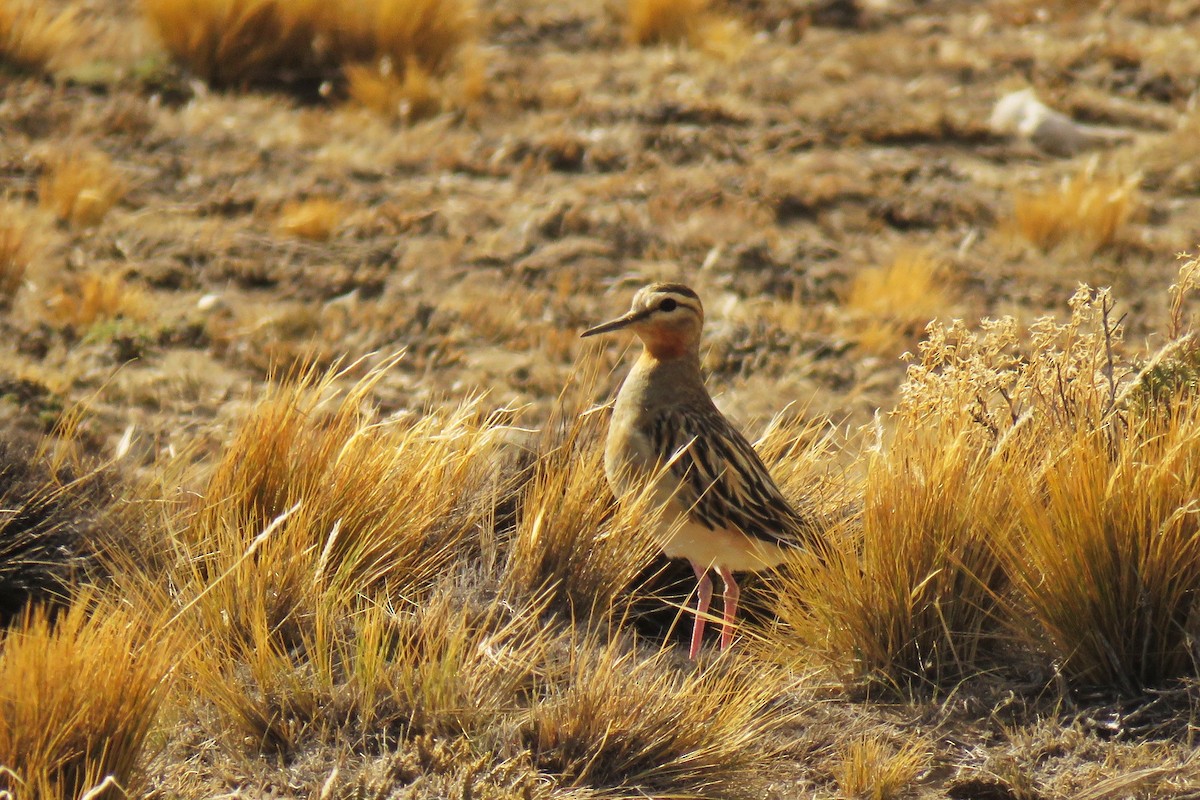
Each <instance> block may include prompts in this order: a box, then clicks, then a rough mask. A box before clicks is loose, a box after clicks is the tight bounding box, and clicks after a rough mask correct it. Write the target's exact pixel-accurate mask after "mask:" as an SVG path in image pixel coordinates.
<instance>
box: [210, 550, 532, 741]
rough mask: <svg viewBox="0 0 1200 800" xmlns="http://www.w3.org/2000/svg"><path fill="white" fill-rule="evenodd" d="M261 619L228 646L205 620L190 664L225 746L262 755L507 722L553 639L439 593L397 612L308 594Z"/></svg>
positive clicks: (448, 587) (525, 615)
mask: <svg viewBox="0 0 1200 800" xmlns="http://www.w3.org/2000/svg"><path fill="white" fill-rule="evenodd" d="M307 565H308V566H309V568H310V569H311V568H312V566H313V564H312V562H311V561H309V562H308V564H307ZM257 582H258V583H262V582H263V579H262V578H259V579H257ZM245 588H249V587H248V586H247V587H245ZM247 597H248V595H247ZM402 602H403V601H402ZM265 611H266V610H265V609H264V608H263V606H262V605H261V604H259V605H257V606H256V607H254V608H252V609H250V610H249V612H248V613H247V614H245V615H244V617H245V619H246V620H247V621H249V622H251V628H250V630H249V631H247V632H242V633H239V634H235V635H229V633H230V632H229V630H228V629H227V628H225V629H222V628H221V627H215V628H214V627H211V625H212V624H213V623H218V624H219V620H218V619H217V618H215V617H210V618H207V619H206V620H205V625H204V627H201V628H199V629H197V630H196V635H199V636H204V637H205V641H206V642H207V643H208V645H209V646H208V647H206V648H205V649H204V651H203V652H201V653H198V654H197V658H196V659H195V660H194V669H195V684H196V686H197V687H198V691H199V692H200V693H201V694H202V695H203V696H204V697H207V698H209V699H210V700H211V701H212V702H213V703H214V704H215V706H216V708H217V709H218V711H219V712H220V713H221V715H222V717H223V718H224V719H225V720H226V722H227V724H228V725H229V726H230V727H231V729H232V732H233V733H236V734H237V736H236V738H234V739H233V740H232V741H234V742H238V743H239V744H240V743H242V742H246V743H249V744H251V749H252V750H258V751H264V752H270V751H274V752H280V753H295V752H297V751H299V750H300V749H302V748H303V747H304V746H305V745H311V744H312V743H313V742H317V741H326V742H331V741H338V742H341V743H344V744H350V745H352V746H354V747H364V746H367V747H371V746H375V747H377V746H379V742H380V739H381V737H383V740H384V741H385V742H386V741H387V738H389V737H390V738H391V739H393V740H398V739H408V738H412V737H416V736H421V735H426V734H431V735H435V736H438V737H447V738H448V737H455V736H460V735H463V734H478V733H480V732H482V731H485V730H486V729H488V728H489V727H490V726H493V725H495V724H497V722H498V721H501V720H502V719H503V718H504V716H505V715H506V714H510V713H512V712H513V711H514V709H515V707H516V704H517V702H518V698H519V697H520V696H521V694H522V693H523V692H525V691H528V689H529V688H530V687H532V685H533V683H534V678H533V673H534V671H535V670H537V669H538V665H540V664H541V663H543V661H544V651H545V649H546V648H547V646H548V644H549V642H551V641H552V640H553V638H554V635H553V633H551V632H549V631H546V630H544V629H543V628H541V627H540V626H539V625H538V622H537V619H538V618H537V614H536V610H535V609H530V608H524V607H514V606H511V605H508V604H502V603H499V602H495V601H492V602H481V601H476V599H475V598H474V597H473V596H472V595H471V593H470V591H469V590H467V589H466V587H460V586H455V585H453V584H452V583H449V582H445V583H444V584H443V586H442V587H440V588H439V589H438V590H437V591H435V592H433V593H432V594H430V595H429V596H428V597H426V598H425V599H423V600H422V601H421V602H419V603H403V605H402V606H401V607H399V608H389V607H388V606H385V605H380V604H375V603H360V604H352V605H351V607H350V608H348V607H347V605H346V598H345V596H344V595H342V594H339V593H338V592H337V591H336V590H324V591H320V590H318V591H317V592H316V593H314V595H313V596H311V597H309V598H307V599H306V602H305V604H304V605H302V606H300V607H297V608H296V609H295V611H294V613H293V615H292V616H291V617H290V618H288V619H286V620H283V621H281V623H278V624H276V625H274V626H272V624H271V622H270V621H269V620H268V619H267V617H266V614H265ZM348 612H349V613H348ZM246 633H248V634H249V635H248V636H247V635H246Z"/></svg>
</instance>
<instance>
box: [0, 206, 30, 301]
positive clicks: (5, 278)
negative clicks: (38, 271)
mask: <svg viewBox="0 0 1200 800" xmlns="http://www.w3.org/2000/svg"><path fill="white" fill-rule="evenodd" d="M30 238H31V237H30V233H29V227H28V225H26V224H25V222H24V221H23V220H20V219H19V218H18V213H17V212H16V211H15V210H14V209H13V208H12V207H7V208H5V207H0V309H7V308H9V307H10V306H11V305H12V301H13V298H14V297H15V296H16V294H17V291H18V290H19V289H20V288H21V285H22V284H23V283H24V282H25V272H26V270H28V269H29V264H30V260H31V258H32V253H31V250H32V246H31V242H30Z"/></svg>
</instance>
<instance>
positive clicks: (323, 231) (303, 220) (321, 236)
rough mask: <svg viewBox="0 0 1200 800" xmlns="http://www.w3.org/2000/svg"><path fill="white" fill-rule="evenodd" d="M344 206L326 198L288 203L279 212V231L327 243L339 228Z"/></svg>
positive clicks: (344, 213)
mask: <svg viewBox="0 0 1200 800" xmlns="http://www.w3.org/2000/svg"><path fill="white" fill-rule="evenodd" d="M345 216H346V206H345V205H344V204H343V203H341V202H339V201H337V200H333V199H331V198H328V197H315V198H312V199H310V200H298V201H294V202H290V203H288V204H286V205H285V206H284V207H283V210H282V211H280V212H279V220H278V222H277V225H278V227H279V230H280V231H282V232H283V233H286V234H289V235H291V236H296V237H299V238H301V239H309V240H311V241H314V242H324V241H328V240H329V239H330V238H331V237H332V236H333V235H334V234H335V233H337V230H338V228H339V227H340V226H341V224H342V222H343V220H344V218H345Z"/></svg>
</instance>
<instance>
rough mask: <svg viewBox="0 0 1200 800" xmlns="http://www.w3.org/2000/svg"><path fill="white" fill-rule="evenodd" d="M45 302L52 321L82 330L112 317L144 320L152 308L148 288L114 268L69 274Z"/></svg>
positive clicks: (113, 318)
mask: <svg viewBox="0 0 1200 800" xmlns="http://www.w3.org/2000/svg"><path fill="white" fill-rule="evenodd" d="M46 302H47V316H48V317H49V318H50V319H51V320H52V321H54V322H56V323H58V324H60V325H70V326H71V327H73V328H75V329H77V330H80V331H86V330H87V329H88V328H90V327H92V326H94V325H96V324H98V323H102V322H106V321H109V320H116V319H127V320H144V319H146V318H148V316H149V315H150V312H151V304H150V298H149V297H148V296H147V294H146V292H145V290H144V289H142V288H141V287H139V286H138V285H136V284H133V283H130V282H129V281H126V280H125V279H124V278H123V277H122V276H121V275H120V274H119V273H115V272H85V273H83V274H81V275H78V276H70V277H68V278H66V279H64V280H63V282H62V284H60V285H59V286H57V287H55V288H54V289H52V290H51V292H50V295H49V297H48V298H47V301H46Z"/></svg>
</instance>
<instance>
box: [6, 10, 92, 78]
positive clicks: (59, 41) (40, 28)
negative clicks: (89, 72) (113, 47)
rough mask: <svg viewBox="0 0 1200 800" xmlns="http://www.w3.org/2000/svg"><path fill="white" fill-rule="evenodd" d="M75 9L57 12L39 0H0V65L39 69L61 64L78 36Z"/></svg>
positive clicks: (31, 70)
mask: <svg viewBox="0 0 1200 800" xmlns="http://www.w3.org/2000/svg"><path fill="white" fill-rule="evenodd" d="M77 16H78V11H77V10H76V9H68V10H66V11H62V12H60V13H58V14H55V13H54V12H52V11H50V10H49V9H47V8H46V7H45V6H44V5H43V4H42V3H40V2H38V0H0V65H8V66H11V67H14V68H16V69H18V70H24V71H29V72H38V71H42V70H46V69H50V68H53V67H57V66H61V63H62V60H63V58H64V57H65V56H66V54H68V53H70V52H71V50H72V47H73V45H74V44H75V42H76V41H77V40H78V38H79V34H78V31H77V29H76V24H75V20H76V17H77Z"/></svg>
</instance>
